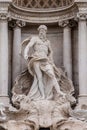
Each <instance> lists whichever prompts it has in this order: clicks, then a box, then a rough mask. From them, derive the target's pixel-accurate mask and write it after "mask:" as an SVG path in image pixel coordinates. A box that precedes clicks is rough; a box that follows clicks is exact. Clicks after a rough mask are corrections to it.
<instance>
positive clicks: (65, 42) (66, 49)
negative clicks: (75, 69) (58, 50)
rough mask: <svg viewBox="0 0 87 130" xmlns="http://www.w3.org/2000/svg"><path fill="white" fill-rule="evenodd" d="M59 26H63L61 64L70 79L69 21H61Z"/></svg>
mask: <svg viewBox="0 0 87 130" xmlns="http://www.w3.org/2000/svg"><path fill="white" fill-rule="evenodd" d="M59 26H61V27H63V65H64V68H65V71H66V72H67V76H68V77H69V78H70V79H72V48H71V28H70V27H69V21H61V22H59Z"/></svg>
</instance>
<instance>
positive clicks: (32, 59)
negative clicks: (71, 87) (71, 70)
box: [24, 25, 64, 99]
mask: <svg viewBox="0 0 87 130" xmlns="http://www.w3.org/2000/svg"><path fill="white" fill-rule="evenodd" d="M38 31H39V36H33V37H32V38H31V39H30V41H29V43H28V45H27V46H26V48H25V50H24V58H25V59H26V60H27V61H28V71H29V73H30V74H31V75H32V76H33V77H34V81H33V84H32V86H31V90H30V92H29V96H30V97H31V98H34V97H35V99H36V98H39V97H40V98H42V99H49V98H51V99H52V96H53V93H52V89H53V87H54V88H55V90H56V91H57V93H58V94H60V95H64V93H63V92H62V91H61V90H60V86H59V83H58V81H57V79H56V76H55V71H56V70H57V68H56V67H55V65H54V63H53V58H52V49H51V45H50V41H49V40H48V39H47V37H46V33H47V27H46V26H45V25H41V26H39V28H38ZM30 49H32V52H31V54H30ZM33 96H34V97H33Z"/></svg>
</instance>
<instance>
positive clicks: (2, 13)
mask: <svg viewBox="0 0 87 130" xmlns="http://www.w3.org/2000/svg"><path fill="white" fill-rule="evenodd" d="M41 24H45V25H47V27H48V33H47V36H48V39H50V41H51V46H52V50H53V52H54V53H53V59H54V63H55V64H56V66H57V67H58V68H62V69H63V71H64V72H65V73H66V75H67V76H68V77H69V78H70V79H71V80H72V81H73V84H74V89H75V93H74V96H75V97H76V98H77V101H78V104H77V106H76V108H75V111H74V113H73V116H71V117H73V118H75V120H76V122H74V123H76V124H75V125H76V126H75V129H77V124H81V129H82V128H83V129H84V125H85V123H86V122H82V119H83V118H84V119H83V120H85V121H86V118H87V117H86V116H85V117H84V116H83V115H84V113H85V115H86V110H87V87H86V84H87V76H86V74H87V69H86V66H87V44H86V42H87V0H84V1H83V0H60V1H57V0H46V1H44V0H30V1H28V0H13V1H12V0H0V37H1V38H0V108H1V109H0V112H1V117H0V120H1V122H2V120H3V121H4V120H5V121H6V118H7V115H8V117H9V118H11V121H12V120H13V119H14V118H15V116H14V114H11V113H16V115H17V120H18V118H21V117H20V116H19V117H18V115H19V114H20V113H21V115H22V117H23V113H24V112H21V111H17V112H13V109H12V110H7V109H8V106H9V102H12V100H10V99H11V97H12V88H13V87H12V86H13V85H14V84H15V79H16V77H17V76H18V75H20V74H21V73H22V71H24V70H25V69H26V67H27V66H26V61H25V60H24V59H23V56H22V55H21V50H22V44H21V43H22V41H23V40H24V39H26V38H27V37H30V36H31V35H34V36H36V35H37V27H38V26H39V25H41ZM16 83H17V81H16ZM40 103H41V102H37V104H40ZM46 103H47V104H48V107H51V106H50V103H49V102H48V101H47V102H46V101H45V102H43V104H46ZM52 103H53V106H52V107H57V106H56V105H55V103H54V102H52ZM3 104H4V105H3ZM32 104H34V103H31V106H32ZM37 104H34V105H35V107H37ZM26 105H27V104H25V106H26ZM42 106H43V105H42ZM45 106H46V105H45ZM2 109H3V110H2ZM23 109H24V108H23ZM29 109H30V108H29ZM41 109H42V107H41ZM44 109H45V110H46V109H47V108H44ZM52 109H53V108H52ZM69 109H70V108H69ZM69 109H68V110H69ZM78 110H80V111H78ZM3 111H6V114H4V112H3ZM14 111H15V110H14ZM24 111H25V109H24ZM38 111H39V110H38ZM83 111H84V112H83ZM45 112H46V111H45ZM54 112H55V111H54ZM9 113H10V114H11V117H10V116H9ZM47 113H49V112H48V111H47ZM43 114H44V112H43ZM26 115H27V114H26ZM48 115H50V114H48ZM24 118H26V117H24ZM78 118H79V119H80V121H78V120H77V119H78ZM72 122H73V119H68V120H67V121H66V125H64V126H60V128H58V126H57V127H56V128H54V129H61V130H62V129H64V128H65V126H67V127H66V128H67V129H70V126H69V128H68V124H70V125H72ZM80 122H81V123H80ZM23 123H24V122H23ZM8 124H9V125H8ZM8 124H5V127H3V129H5V128H7V125H8V129H9V130H10V127H11V126H10V125H13V126H12V127H15V128H14V129H18V128H19V130H20V129H21V126H20V124H21V122H19V124H17V122H10V121H9V122H8ZM15 124H16V125H15ZM17 125H18V126H19V127H18V128H16V126H17ZM54 126H55V125H54ZM1 127H2V125H1ZM28 127H29V126H27V122H26V126H25V124H24V126H23V130H25V129H29V130H30V128H28ZM35 127H36V126H35ZM41 127H43V125H42V126H41ZM47 127H49V125H48V126H47ZM66 128H65V129H66ZM1 129H2V128H1ZM14 129H11V130H14ZM52 129H53V128H52ZM75 129H74V130H75ZM79 129H80V128H79ZM85 129H87V128H85Z"/></svg>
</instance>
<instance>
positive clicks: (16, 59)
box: [12, 21, 25, 84]
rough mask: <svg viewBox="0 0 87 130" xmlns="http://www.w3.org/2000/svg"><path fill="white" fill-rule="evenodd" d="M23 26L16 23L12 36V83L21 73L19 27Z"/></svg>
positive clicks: (23, 24) (21, 23)
mask: <svg viewBox="0 0 87 130" xmlns="http://www.w3.org/2000/svg"><path fill="white" fill-rule="evenodd" d="M23 26H25V23H24V22H21V21H16V23H15V25H14V29H13V31H14V35H13V58H12V82H13V84H14V81H15V78H16V77H17V76H18V75H19V74H20V72H21V56H20V51H21V27H23Z"/></svg>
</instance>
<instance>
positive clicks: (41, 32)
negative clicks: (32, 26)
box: [38, 25, 47, 37]
mask: <svg viewBox="0 0 87 130" xmlns="http://www.w3.org/2000/svg"><path fill="white" fill-rule="evenodd" d="M38 31H39V36H40V37H42V36H43V37H46V33H47V26H46V25H40V26H39V27H38Z"/></svg>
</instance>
